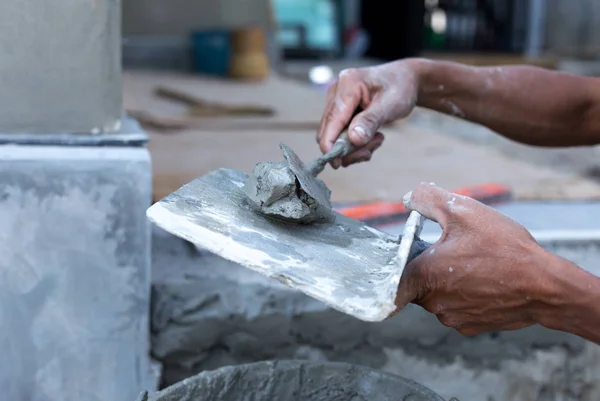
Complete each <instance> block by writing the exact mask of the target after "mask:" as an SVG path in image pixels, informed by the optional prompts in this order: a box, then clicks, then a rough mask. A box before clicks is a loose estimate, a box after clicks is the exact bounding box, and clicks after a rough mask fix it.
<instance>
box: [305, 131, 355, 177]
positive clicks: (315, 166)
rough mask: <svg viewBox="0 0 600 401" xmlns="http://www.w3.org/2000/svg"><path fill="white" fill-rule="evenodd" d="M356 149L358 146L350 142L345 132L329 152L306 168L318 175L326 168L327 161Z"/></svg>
mask: <svg viewBox="0 0 600 401" xmlns="http://www.w3.org/2000/svg"><path fill="white" fill-rule="evenodd" d="M355 149H356V147H355V146H354V145H353V144H352V142H350V138H348V133H347V132H344V133H342V135H340V137H339V138H338V139H337V140H336V141H335V142H334V144H333V147H332V148H331V150H330V151H329V152H327V153H325V154H324V155H323V156H321V157H319V158H318V159H316V160H314V161H313V162H312V163H310V164H309V165H308V166H307V168H306V169H307V171H308V172H309V173H310V174H311V175H312V176H313V177H316V176H317V175H318V174H319V173H320V172H321V171H323V169H325V166H326V165H327V163H329V162H331V161H333V160H335V159H338V158H340V157H344V156H346V155H348V154H350V153H352V151H354V150H355Z"/></svg>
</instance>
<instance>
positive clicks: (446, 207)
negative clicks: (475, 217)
mask: <svg viewBox="0 0 600 401" xmlns="http://www.w3.org/2000/svg"><path fill="white" fill-rule="evenodd" d="M403 201H404V206H406V208H407V209H410V210H414V211H417V212H419V213H420V214H422V215H423V216H425V217H427V218H428V219H430V220H433V221H435V222H437V223H438V224H439V225H440V226H442V228H443V229H444V228H445V227H446V225H447V224H448V221H449V220H450V218H451V216H452V215H453V214H454V213H457V212H462V211H467V210H469V209H470V208H472V207H473V206H474V205H473V202H474V203H477V201H474V200H471V201H472V202H469V200H468V198H466V197H464V196H460V195H456V194H453V193H450V192H448V191H446V190H445V189H442V188H440V187H438V186H436V185H435V184H433V183H421V184H419V186H418V187H417V188H415V189H414V190H413V191H411V192H409V193H407V194H406V195H404V199H403ZM475 206H476V205H475Z"/></svg>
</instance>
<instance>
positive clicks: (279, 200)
mask: <svg viewBox="0 0 600 401" xmlns="http://www.w3.org/2000/svg"><path fill="white" fill-rule="evenodd" d="M279 147H280V148H281V150H282V152H283V157H284V160H283V161H282V162H276V163H273V162H265V163H257V164H256V166H255V167H254V170H253V171H252V174H251V175H250V177H249V178H248V180H246V183H245V184H244V192H245V193H246V195H247V196H248V201H249V203H250V206H252V207H253V208H254V210H255V211H257V212H258V213H262V214H265V215H267V216H269V217H271V218H274V219H278V220H282V221H287V222H293V223H299V224H314V223H324V222H331V221H333V220H334V214H333V210H332V208H331V191H330V190H329V188H327V186H326V185H325V184H324V183H323V181H321V180H319V179H318V178H317V175H318V174H319V173H320V172H322V171H323V170H324V169H325V166H326V165H327V163H330V162H332V161H334V160H336V159H338V158H342V157H344V156H346V155H348V154H350V153H351V152H352V151H353V150H354V149H355V146H354V145H353V144H352V142H350V139H349V138H348V134H347V133H346V132H344V133H343V134H342V135H340V137H339V138H338V139H337V140H336V141H335V143H334V144H333V146H332V148H331V150H330V151H329V152H327V153H325V154H324V155H322V156H320V157H318V158H316V159H315V160H313V161H312V162H311V163H309V164H308V165H307V166H305V165H304V163H303V162H302V160H300V158H299V157H298V155H296V153H295V152H294V151H293V150H292V149H291V148H290V147H289V146H287V145H286V144H285V143H283V142H282V143H281V144H280V145H279Z"/></svg>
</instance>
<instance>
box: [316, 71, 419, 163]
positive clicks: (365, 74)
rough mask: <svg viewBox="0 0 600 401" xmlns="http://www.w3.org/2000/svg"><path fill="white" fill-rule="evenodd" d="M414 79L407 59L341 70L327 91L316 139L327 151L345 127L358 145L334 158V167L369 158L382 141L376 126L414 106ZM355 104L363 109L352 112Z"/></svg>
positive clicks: (415, 87) (391, 119) (402, 116)
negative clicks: (352, 150)
mask: <svg viewBox="0 0 600 401" xmlns="http://www.w3.org/2000/svg"><path fill="white" fill-rule="evenodd" d="M417 81H418V79H417V73H416V68H415V67H414V64H413V61H412V60H410V59H407V60H400V61H394V62H391V63H387V64H382V65H378V66H375V67H366V68H356V69H354V68H353V69H347V70H344V71H342V72H341V73H340V75H339V78H338V80H337V81H336V82H335V83H334V84H333V85H332V86H331V87H330V88H329V92H328V93H327V104H326V106H325V112H324V113H323V117H322V118H321V123H320V127H319V131H318V133H317V142H318V143H319V146H320V148H321V151H322V152H323V153H326V152H328V151H329V150H330V149H331V147H332V146H333V143H334V142H335V140H336V139H337V138H338V137H339V136H340V134H341V133H342V131H344V130H345V129H346V128H348V137H349V138H350V141H351V142H352V143H353V144H354V145H355V146H356V147H357V148H358V149H357V150H355V151H354V152H352V153H351V154H349V155H347V156H346V157H344V158H343V159H342V160H335V161H334V162H333V163H332V166H333V167H334V168H338V167H339V166H344V167H345V166H348V165H350V164H353V163H359V162H363V161H367V160H370V159H371V156H372V154H373V152H374V151H375V150H376V149H377V148H379V147H380V146H381V144H382V143H383V139H384V137H383V135H382V134H381V133H380V132H378V130H379V128H380V127H381V126H382V125H383V124H386V123H389V122H392V121H395V120H397V119H400V118H404V117H406V116H408V115H409V114H410V112H411V111H412V110H413V108H414V107H415V104H416V101H417V91H418V82H417ZM358 108H360V109H362V111H361V112H360V113H358V114H356V115H354V114H355V110H357V109H358Z"/></svg>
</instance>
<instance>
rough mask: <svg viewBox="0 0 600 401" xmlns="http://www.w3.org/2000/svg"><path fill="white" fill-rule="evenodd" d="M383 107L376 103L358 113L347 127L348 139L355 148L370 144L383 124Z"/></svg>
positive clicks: (384, 113)
mask: <svg viewBox="0 0 600 401" xmlns="http://www.w3.org/2000/svg"><path fill="white" fill-rule="evenodd" d="M386 115H387V112H386V110H385V105H383V104H382V103H381V102H376V103H373V104H371V105H369V106H368V107H366V108H365V110H364V111H362V112H360V113H358V114H357V115H356V116H355V117H354V118H353V119H352V121H351V122H350V126H349V127H348V128H349V129H348V138H349V139H350V141H351V142H352V143H353V144H354V145H355V146H364V145H366V144H368V143H369V142H371V141H372V140H373V139H374V138H375V135H376V134H377V131H378V130H379V128H381V126H382V125H383V123H384V122H385V121H384V120H385V118H386Z"/></svg>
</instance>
